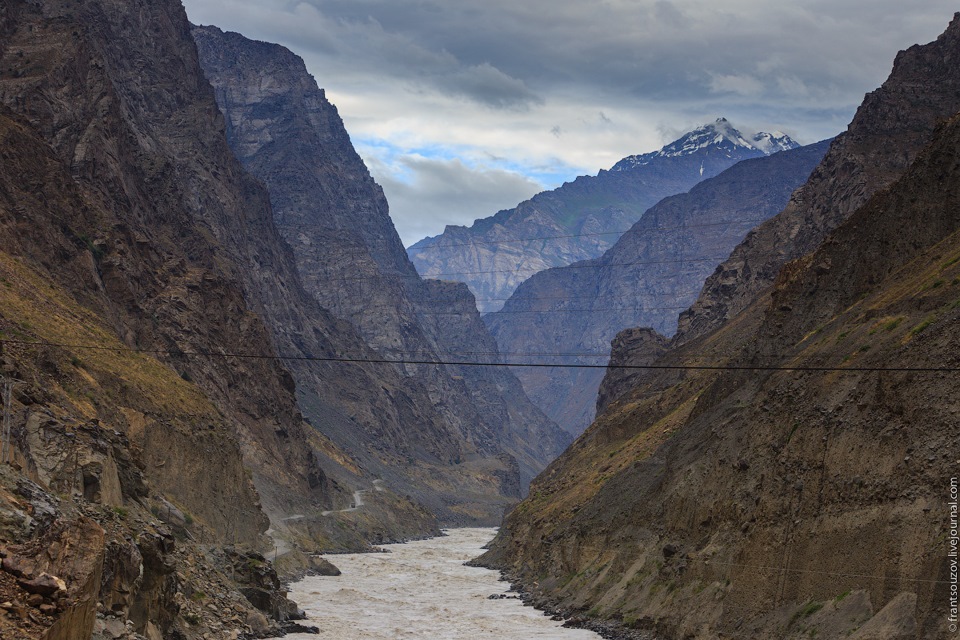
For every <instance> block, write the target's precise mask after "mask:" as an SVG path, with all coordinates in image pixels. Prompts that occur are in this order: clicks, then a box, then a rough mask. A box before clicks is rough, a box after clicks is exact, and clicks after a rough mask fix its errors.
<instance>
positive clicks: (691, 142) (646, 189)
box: [408, 118, 798, 311]
mask: <svg viewBox="0 0 960 640" xmlns="http://www.w3.org/2000/svg"><path fill="white" fill-rule="evenodd" d="M796 146H798V145H797V143H795V142H794V141H793V140H791V139H790V138H789V137H788V136H786V135H785V134H781V133H779V132H778V133H776V134H764V133H761V134H757V135H756V136H753V137H751V139H747V137H745V136H744V135H743V134H741V133H740V132H739V131H738V130H737V129H735V128H734V127H733V126H732V125H731V124H730V123H729V122H727V121H726V120H725V119H723V118H720V119H718V120H717V121H716V122H714V123H712V124H708V125H704V126H701V127H698V128H696V129H694V130H693V131H691V132H689V133H687V134H686V135H684V136H683V137H681V138H680V139H678V140H676V141H674V142H672V143H670V144H669V145H667V146H665V147H663V148H662V149H660V150H659V151H654V152H651V153H647V154H643V155H637V156H630V157H628V158H624V159H623V160H621V161H620V162H618V163H617V164H616V165H614V166H613V167H612V168H611V169H610V170H609V171H601V172H600V173H599V175H596V176H580V177H579V178H577V179H576V180H574V181H573V182H568V183H565V184H564V185H563V186H561V187H559V188H558V189H554V190H553V191H545V192H543V193H540V194H538V195H536V196H534V197H533V198H531V199H530V200H528V201H526V202H522V203H520V204H519V205H517V207H516V208H514V209H509V210H504V211H500V212H499V213H497V214H496V215H495V216H492V217H490V218H484V219H482V220H477V221H476V222H474V223H473V225H472V226H470V227H459V226H449V227H447V228H446V230H445V231H444V232H443V233H442V234H441V235H439V236H435V237H432V238H425V239H424V240H421V241H420V242H418V243H416V244H414V245H413V246H411V247H410V248H409V250H408V252H409V254H410V258H411V259H412V260H413V263H414V264H415V265H416V266H417V270H418V271H419V272H420V273H421V274H423V275H424V276H425V277H430V278H446V279H452V280H458V281H461V282H466V283H467V285H468V286H469V287H470V290H471V291H472V292H473V293H474V295H476V297H477V300H478V302H479V305H480V309H481V310H482V311H496V310H498V309H500V308H501V307H502V306H503V302H504V301H505V300H506V299H507V298H508V297H509V296H510V295H511V294H512V293H513V291H514V290H515V289H516V288H517V286H518V285H519V284H520V283H521V282H523V281H524V280H526V279H527V278H529V277H530V276H532V275H533V274H535V273H537V272H539V271H542V270H544V269H548V268H550V267H559V266H564V265H568V264H572V263H574V262H577V261H580V260H589V259H592V258H598V257H600V255H602V254H603V252H604V251H606V250H607V249H609V248H610V247H612V246H613V244H614V243H615V242H616V241H617V238H619V237H620V235H621V234H622V233H623V232H624V231H625V230H626V229H628V228H630V226H631V225H632V224H633V223H635V222H636V221H637V220H639V219H640V216H642V215H643V213H644V212H645V211H646V210H647V209H649V208H650V207H652V206H653V205H654V204H656V203H657V202H659V201H660V200H662V199H663V198H665V197H667V196H670V195H674V194H677V193H683V192H685V191H687V190H689V189H690V188H691V187H692V186H693V185H695V184H697V183H698V182H700V181H701V180H704V179H706V178H711V177H713V176H715V175H717V174H718V173H720V172H721V171H723V170H724V169H727V168H729V167H731V166H733V165H734V164H736V163H737V162H739V161H740V160H745V159H747V158H755V157H759V156H762V155H766V154H769V153H773V152H775V151H779V150H782V149H792V148H794V147H796Z"/></svg>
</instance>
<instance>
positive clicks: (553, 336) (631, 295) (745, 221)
mask: <svg viewBox="0 0 960 640" xmlns="http://www.w3.org/2000/svg"><path fill="white" fill-rule="evenodd" d="M827 146H828V143H827V142H821V143H818V144H814V145H809V146H806V147H800V148H797V149H794V150H790V151H783V152H781V153H775V154H773V155H770V156H763V157H760V158H753V159H749V160H744V161H741V162H739V163H737V164H735V165H734V166H733V167H731V168H729V169H727V170H725V171H723V172H722V173H720V174H719V175H717V176H715V177H713V178H709V179H707V180H704V181H703V182H701V183H699V184H698V185H696V186H695V187H694V188H693V189H691V190H690V191H689V192H687V193H685V194H680V195H676V196H671V197H668V198H665V199H663V200H661V201H660V202H659V203H657V204H656V205H654V206H653V207H651V208H650V209H649V210H647V212H646V213H645V214H644V215H643V217H642V218H640V220H639V221H638V222H637V223H636V224H634V225H633V227H631V228H630V229H629V230H628V231H627V232H626V233H624V234H623V236H621V237H620V239H619V240H618V241H617V243H616V244H615V245H614V246H613V247H612V248H611V249H609V250H608V251H607V252H606V253H604V254H603V256H601V257H600V258H597V259H596V260H587V261H583V262H578V263H575V264H573V265H570V266H568V267H557V268H553V269H547V270H545V271H541V272H540V273H538V274H536V275H534V276H533V277H531V278H530V279H529V280H527V281H525V282H524V283H523V284H521V285H520V286H519V287H518V288H517V290H516V292H515V293H514V294H513V295H512V296H511V297H510V299H509V300H507V302H506V304H505V305H504V308H503V309H502V310H501V311H499V312H494V313H490V314H487V315H486V316H484V321H485V322H486V323H487V325H488V326H489V327H490V330H491V332H492V333H493V334H494V336H495V337H496V339H497V343H498V345H499V346H500V350H501V351H503V352H504V353H511V354H517V353H523V352H525V351H526V352H533V353H538V354H539V353H548V354H549V353H559V354H577V353H585V354H596V355H593V356H589V355H587V356H575V355H570V356H561V357H554V358H552V359H551V360H552V361H555V362H557V363H558V364H589V365H601V366H602V365H605V364H606V363H607V361H608V353H609V349H610V342H611V340H613V338H614V337H615V336H616V335H617V333H618V332H619V331H621V330H623V329H626V328H628V327H634V326H645V327H652V328H654V329H656V330H657V331H659V332H660V333H662V334H664V335H667V336H669V335H672V334H673V332H674V330H675V329H676V322H677V320H676V318H677V313H678V312H679V311H680V310H682V309H686V308H687V307H689V306H690V304H692V303H693V302H694V300H696V296H697V293H698V292H699V288H700V286H701V285H702V283H703V281H704V279H705V278H706V277H707V276H708V275H710V274H711V273H712V272H713V270H714V266H715V264H716V263H718V262H719V261H721V260H722V259H723V257H724V256H726V255H728V254H729V252H730V250H731V249H733V248H734V247H735V246H736V245H737V244H738V243H739V242H740V241H741V240H742V239H743V237H744V236H745V235H746V234H747V232H748V231H749V230H750V229H752V228H753V227H754V226H756V225H757V223H759V222H762V221H764V220H765V219H767V218H769V217H770V216H773V215H775V214H777V213H779V212H780V210H781V209H783V207H784V205H786V204H787V202H788V200H789V198H790V194H791V193H792V192H793V191H794V190H795V189H796V188H797V187H799V186H801V185H802V184H803V183H804V182H805V181H806V180H807V178H808V177H809V175H810V172H811V171H812V170H813V169H814V167H816V165H817V164H818V163H819V162H820V160H821V159H822V157H823V154H824V153H826V150H827ZM667 149H668V150H669V147H668V148H667ZM632 160H633V161H640V160H639V159H637V158H634V159H632ZM512 358H513V359H519V360H520V361H524V359H523V358H522V357H519V358H518V357H517V356H512ZM531 360H540V361H542V360H543V357H538V358H532V359H531ZM603 374H604V370H603V369H602V368H597V369H570V368H556V369H539V368H537V369H519V370H518V373H517V375H518V377H520V379H521V381H522V382H523V385H524V388H525V389H526V391H527V393H528V394H529V396H530V398H531V399H532V400H533V401H534V402H536V403H537V404H538V405H539V406H540V407H541V408H542V409H543V410H544V411H545V412H546V413H547V415H549V416H550V417H551V418H553V419H554V420H555V421H556V422H557V423H558V424H560V425H561V426H563V427H564V428H565V429H567V430H568V431H569V432H570V433H572V434H573V435H579V434H580V433H582V432H583V430H584V429H586V427H587V426H588V425H589V424H590V423H591V422H592V421H593V417H594V406H595V404H596V398H597V391H598V389H599V387H600V382H601V380H602V379H603Z"/></svg>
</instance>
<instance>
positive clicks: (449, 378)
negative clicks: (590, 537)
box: [193, 27, 568, 524]
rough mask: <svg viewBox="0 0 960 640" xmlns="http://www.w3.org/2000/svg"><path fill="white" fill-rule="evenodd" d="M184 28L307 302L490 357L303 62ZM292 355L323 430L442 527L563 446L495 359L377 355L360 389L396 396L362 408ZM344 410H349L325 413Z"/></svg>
mask: <svg viewBox="0 0 960 640" xmlns="http://www.w3.org/2000/svg"><path fill="white" fill-rule="evenodd" d="M193 35H194V38H195V39H196V41H197V44H198V50H199V52H200V60H201V64H202V65H203V67H204V70H205V72H206V74H207V77H208V78H209V80H210V81H211V83H212V85H213V87H214V89H215V92H216V95H217V100H218V103H219V104H220V107H221V109H222V110H223V112H224V114H225V117H226V124H227V129H226V132H227V139H228V141H229V142H230V144H231V146H232V148H233V149H234V150H235V152H236V154H237V157H238V158H239V159H240V161H241V162H242V163H243V164H244V166H245V167H246V168H247V169H248V170H249V171H250V172H251V173H252V174H253V175H254V176H256V177H258V178H260V179H261V180H263V181H264V184H265V185H266V186H267V188H268V190H269V192H270V199H271V203H272V206H273V215H274V219H275V221H276V225H277V228H278V229H279V231H280V233H281V234H282V235H283V237H284V238H285V239H286V240H287V241H288V242H289V243H290V245H291V246H292V248H293V253H294V256H295V258H296V262H297V267H298V270H299V273H300V274H301V275H302V277H303V279H304V283H305V287H306V289H307V291H308V293H309V294H310V295H311V296H312V297H313V298H314V299H315V300H316V302H318V303H319V304H320V305H322V306H323V307H324V308H325V309H329V310H330V312H331V313H332V314H333V315H335V316H336V317H337V319H338V320H340V321H342V322H346V323H349V324H350V326H351V327H356V331H357V332H359V334H360V336H361V337H362V339H363V340H364V342H365V343H366V344H367V345H369V346H368V347H366V348H367V349H368V350H373V351H374V352H375V353H377V354H379V355H378V356H376V357H379V358H389V359H395V360H412V361H418V362H424V361H427V362H429V361H438V362H440V361H443V360H444V359H447V360H449V359H451V358H450V356H458V355H459V354H462V353H463V352H467V353H476V352H480V353H488V354H489V356H487V361H489V362H491V363H494V362H496V360H497V357H496V352H497V348H496V343H495V342H494V340H493V338H492V337H491V336H490V334H489V333H488V332H487V330H486V328H485V326H484V325H483V323H482V322H481V321H480V317H479V314H478V312H477V310H476V306H475V303H474V301H473V298H472V296H471V295H470V294H469V292H468V291H467V290H466V287H464V286H463V285H459V286H458V285H452V284H445V283H441V282H425V281H423V280H421V278H420V277H419V276H418V275H417V272H416V270H415V269H414V268H413V265H412V264H411V263H410V261H409V260H408V259H407V256H406V253H405V251H404V249H403V246H402V244H401V243H400V239H399V236H398V235H397V233H396V230H395V229H394V227H393V223H392V221H391V220H390V217H389V215H388V207H387V202H386V200H385V199H384V197H383V192H382V191H381V189H380V187H379V186H378V185H377V184H376V183H375V182H374V181H373V179H372V178H371V177H370V174H369V173H368V172H367V169H366V167H365V166H364V164H363V161H362V160H361V159H360V157H359V156H358V155H357V154H356V152H355V151H354V149H353V146H352V145H351V143H350V139H349V136H348V135H347V132H346V131H345V130H344V128H343V124H342V122H341V120H340V117H339V115H338V114H337V112H336V108H335V107H334V106H333V105H331V104H330V103H329V102H328V101H327V100H326V98H325V96H324V94H323V92H322V91H321V90H320V89H319V88H318V87H317V85H316V82H315V81H314V80H313V78H312V77H310V76H309V74H308V73H307V71H306V68H305V66H304V64H303V61H302V60H300V59H299V58H298V57H297V56H295V55H294V54H292V53H291V52H290V51H288V50H287V49H284V48H283V47H280V46H277V45H271V44H266V43H262V42H254V41H251V40H248V39H246V38H243V37H242V36H240V35H239V34H235V33H223V32H222V31H220V30H219V29H217V28H215V27H196V28H194V29H193ZM280 325H281V327H285V326H286V325H285V324H283V323H280ZM292 340H293V341H294V342H297V341H302V340H304V338H303V337H299V336H298V337H296V338H293V339H292ZM291 347H293V345H291ZM312 353H318V352H317V351H312ZM365 353H366V351H364V350H362V349H359V350H358V349H354V350H350V349H349V348H346V349H344V348H342V347H341V350H339V351H336V352H335V354H336V355H338V356H343V357H347V358H351V357H357V358H364V357H368V356H365ZM324 355H333V354H330V353H324ZM459 358H460V359H463V356H462V355H459ZM334 366H341V365H340V363H338V364H337V365H334ZM291 367H292V370H293V372H294V377H295V379H296V381H297V387H298V393H299V394H300V405H301V407H302V408H303V411H304V413H305V414H306V415H307V417H308V418H309V419H310V421H311V422H312V423H313V424H314V425H315V426H316V427H318V428H319V429H320V430H321V432H323V433H324V434H326V435H328V436H330V437H331V438H333V440H334V441H335V442H337V443H339V444H341V446H342V447H343V448H344V449H345V450H347V451H348V452H349V453H350V455H351V456H352V457H353V458H354V459H356V460H358V461H362V465H363V466H364V467H365V468H366V469H367V471H368V473H370V474H374V475H375V476H376V477H378V478H380V479H381V480H385V481H386V482H387V486H390V487H392V488H394V489H396V490H397V491H398V492H400V493H402V494H405V495H413V496H415V497H416V499H417V500H418V501H419V502H421V503H423V504H426V505H428V506H429V507H430V508H431V510H432V511H433V512H434V513H437V514H441V517H442V518H443V519H444V520H445V521H446V522H448V523H449V522H458V521H460V522H470V521H474V520H480V521H485V522H488V523H491V524H492V523H496V522H498V521H499V518H500V515H501V511H502V509H503V508H504V507H506V506H507V505H509V504H510V503H511V502H512V501H515V500H516V499H517V498H519V497H520V495H521V491H523V490H525V488H526V485H527V484H528V483H529V481H530V480H531V479H532V478H533V476H535V475H536V474H537V473H538V472H539V471H540V470H542V469H543V467H544V466H545V465H546V463H547V462H549V461H550V460H552V459H553V458H555V457H556V456H557V455H558V454H559V453H560V452H561V451H562V450H563V448H564V446H565V445H566V444H567V443H568V440H567V439H566V438H565V436H564V434H563V433H562V432H561V431H559V430H558V429H557V427H556V425H554V424H553V423H551V422H550V421H549V420H548V419H547V418H546V417H545V416H544V415H543V414H542V413H541V412H540V411H539V410H538V409H537V408H536V407H535V406H534V405H532V404H531V403H530V401H529V400H528V399H527V397H526V396H525V395H524V392H523V389H522V388H521V386H520V384H519V382H518V381H517V380H516V378H514V376H513V375H512V374H511V373H510V372H509V371H507V370H506V369H503V368H496V367H458V366H447V365H432V364H399V365H396V366H395V367H390V369H391V370H392V371H390V372H389V373H385V372H384V371H382V369H385V368H387V367H385V366H383V365H380V369H378V370H377V371H376V372H373V373H372V374H371V375H372V376H379V380H377V381H373V380H372V379H371V381H370V382H366V383H362V384H358V385H357V389H360V390H366V389H372V390H377V389H379V388H380V387H381V386H383V385H384V384H385V383H386V381H388V380H396V382H394V384H395V389H396V390H395V391H392V392H391V394H390V395H391V397H390V398H389V400H390V401H392V404H393V405H394V406H393V407H387V408H385V409H382V410H379V411H376V410H375V411H370V409H369V408H367V407H366V406H364V405H366V404H367V403H369V399H368V397H367V395H366V394H365V393H358V392H357V390H356V389H354V390H352V393H351V394H345V393H343V392H342V391H338V392H337V394H335V395H334V394H331V393H330V390H329V386H330V383H329V380H328V378H329V376H326V375H321V376H318V375H317V374H316V373H315V371H314V369H315V368H316V363H310V365H309V366H307V367H302V366H299V365H298V364H296V363H293V364H292V365H291ZM333 375H336V374H333ZM351 395H352V396H353V397H352V398H351ZM344 406H350V407H351V412H352V413H353V414H354V417H353V418H352V419H350V420H343V419H337V417H336V415H335V414H334V415H331V413H333V412H332V411H331V409H334V410H335V411H336V412H337V413H340V414H342V413H343V407H344ZM403 411H406V414H404V413H402V412H403ZM414 412H415V413H414ZM391 414H393V415H391ZM356 416H362V418H359V419H358V418H357V417H356ZM410 458H412V459H413V460H415V461H416V462H414V463H413V464H411V463H410V462H409V459H410ZM489 485H493V487H496V490H495V491H494V492H492V493H491V492H490V490H489V489H488V488H487V487H488V486H489ZM487 494H490V495H487ZM464 496H470V498H469V499H464ZM458 504H459V505H460V506H457V505H458Z"/></svg>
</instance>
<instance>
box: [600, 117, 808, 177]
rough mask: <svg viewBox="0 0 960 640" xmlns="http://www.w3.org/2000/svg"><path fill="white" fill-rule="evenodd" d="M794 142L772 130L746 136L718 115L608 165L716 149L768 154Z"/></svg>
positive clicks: (630, 165)
mask: <svg viewBox="0 0 960 640" xmlns="http://www.w3.org/2000/svg"><path fill="white" fill-rule="evenodd" d="M799 146H800V145H799V144H797V143H796V142H795V141H794V140H793V139H792V138H790V136H788V135H787V134H785V133H783V132H782V131H774V132H773V133H766V132H762V131H761V132H759V133H756V134H755V135H753V136H752V137H751V138H750V139H747V138H746V137H745V136H744V135H743V134H742V133H741V132H740V131H738V130H737V128H736V127H734V126H733V125H732V124H730V121H729V120H727V119H726V118H717V119H716V121H715V122H712V123H709V124H703V125H700V126H699V127H697V128H695V129H694V130H693V131H690V132H689V133H686V134H684V135H683V136H681V137H680V138H679V139H677V140H674V141H673V142H671V143H670V144H668V145H666V146H664V147H663V148H661V149H660V150H658V151H653V152H651V153H644V154H642V155H634V156H628V157H626V158H624V159H623V160H621V161H620V162H618V163H617V164H615V165H613V167H611V169H610V170H611V171H627V170H630V169H634V168H637V167H642V166H644V165H648V164H650V163H651V162H652V161H653V160H655V159H656V158H675V157H678V156H688V155H694V154H698V153H700V154H702V153H709V152H711V151H719V152H723V153H726V154H727V156H728V157H730V156H731V154H732V153H742V152H743V151H744V150H746V151H754V152H760V153H763V154H764V155H770V154H771V153H776V152H777V151H784V150H787V149H795V148H797V147H799Z"/></svg>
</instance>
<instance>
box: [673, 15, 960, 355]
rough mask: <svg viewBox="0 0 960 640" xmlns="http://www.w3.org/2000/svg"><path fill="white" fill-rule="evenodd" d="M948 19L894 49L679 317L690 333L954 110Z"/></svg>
mask: <svg viewBox="0 0 960 640" xmlns="http://www.w3.org/2000/svg"><path fill="white" fill-rule="evenodd" d="M958 46H960V25H958V24H957V23H956V21H954V22H953V23H952V24H951V25H950V27H949V28H948V29H947V30H946V31H945V32H944V33H943V35H941V36H940V37H939V38H938V39H937V40H936V41H935V42H931V43H929V44H926V45H923V46H920V45H915V46H913V47H911V48H910V49H907V50H906V51H902V52H900V54H899V55H898V56H897V58H896V60H895V61H894V63H893V71H892V72H891V74H890V77H889V78H888V79H887V81H886V82H884V83H883V86H881V87H880V88H879V89H877V90H876V91H873V92H872V93H869V94H867V96H866V98H865V99H864V101H863V104H862V105H861V106H860V108H859V109H858V110H857V113H856V116H855V117H854V119H853V121H852V122H851V123H850V125H849V127H848V128H847V131H846V132H844V133H842V134H841V135H840V136H839V137H838V138H837V139H836V141H835V143H834V145H833V146H832V147H831V149H830V151H829V153H828V154H827V156H826V158H825V159H824V162H823V163H822V164H821V165H820V166H819V167H818V168H817V170H816V172H815V173H814V174H813V176H812V178H811V180H810V182H809V183H808V184H807V185H805V186H804V188H803V189H802V190H800V191H799V192H797V194H796V195H795V197H794V198H793V200H792V202H791V203H790V204H789V206H788V207H787V209H786V211H784V212H783V214H782V215H779V216H777V217H776V218H774V219H772V220H771V221H769V222H768V223H766V224H764V225H761V226H760V227H759V228H757V229H756V230H755V231H754V232H752V233H751V234H750V235H749V236H748V237H747V238H746V239H745V240H744V241H743V243H741V244H740V245H739V246H738V247H737V248H736V249H735V250H734V251H733V253H731V254H730V257H729V258H728V259H727V260H726V261H725V262H724V263H723V264H721V265H720V266H718V267H717V270H716V272H715V273H714V274H713V275H712V276H711V277H710V278H709V279H708V280H707V282H706V284H705V285H704V288H703V294H702V295H701V296H700V298H699V299H698V301H697V303H696V304H695V305H694V306H693V307H692V308H691V309H690V311H689V313H685V314H684V315H683V316H682V317H681V318H680V328H679V332H680V334H681V339H685V338H683V336H686V337H687V338H692V337H695V336H698V335H703V334H704V333H706V332H708V331H710V330H712V329H715V328H717V327H718V326H720V325H721V324H722V323H723V322H724V321H725V320H728V319H730V318H732V317H734V316H735V315H736V314H737V313H739V312H740V311H741V310H742V309H744V308H745V307H746V306H747V305H749V304H750V302H751V301H753V300H754V299H756V297H757V296H758V295H759V294H760V293H761V292H762V291H763V290H764V289H766V288H767V287H769V286H770V285H771V284H772V283H773V280H774V279H775V278H776V276H777V273H778V272H779V270H780V268H781V267H782V266H783V265H784V264H785V263H786V262H787V261H788V260H792V259H795V258H798V257H800V256H802V255H805V254H806V253H809V252H810V251H813V250H814V249H815V248H816V247H817V246H818V245H819V244H820V243H821V242H822V241H823V238H824V237H825V236H826V234H827V233H829V232H830V231H832V230H833V229H834V228H836V226H837V225H838V224H840V222H842V221H843V220H845V219H846V218H847V216H849V215H850V214H851V213H853V211H855V210H856V209H857V208H858V207H860V205H862V204H863V203H864V202H866V200H867V199H868V198H869V197H870V196H871V195H873V194H874V193H875V192H876V191H878V190H879V189H882V188H883V187H885V186H886V185H888V184H890V183H891V182H892V181H893V180H895V179H896V178H897V177H899V176H900V175H901V174H902V173H903V172H904V171H905V170H906V168H907V167H908V166H910V163H911V162H912V161H913V159H914V158H915V157H916V154H917V153H918V152H919V151H920V149H922V148H923V146H924V145H925V144H926V143H927V142H928V141H929V140H930V136H931V135H932V133H933V129H934V126H935V125H936V123H937V122H938V121H940V120H942V119H944V118H948V117H950V116H952V115H953V114H954V113H955V112H956V111H957V109H960V77H958V76H957V73H956V70H957V59H956V56H957V49H958Z"/></svg>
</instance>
